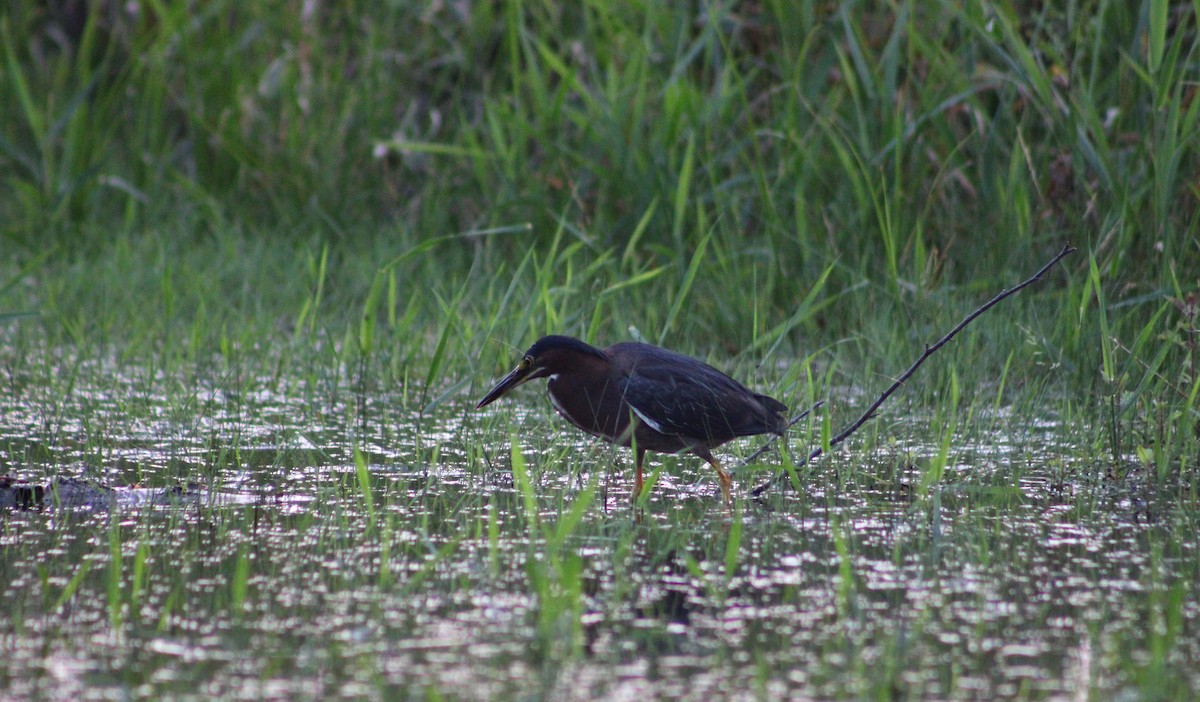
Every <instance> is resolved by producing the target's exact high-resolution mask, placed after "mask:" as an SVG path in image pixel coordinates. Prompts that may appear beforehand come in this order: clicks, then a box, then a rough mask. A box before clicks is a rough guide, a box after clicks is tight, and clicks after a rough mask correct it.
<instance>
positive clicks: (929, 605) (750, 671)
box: [0, 368, 1200, 699]
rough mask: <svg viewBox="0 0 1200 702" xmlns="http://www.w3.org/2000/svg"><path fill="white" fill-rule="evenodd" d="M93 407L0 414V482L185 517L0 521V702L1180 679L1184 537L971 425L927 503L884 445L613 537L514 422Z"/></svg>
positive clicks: (563, 443) (692, 692) (978, 692)
mask: <svg viewBox="0 0 1200 702" xmlns="http://www.w3.org/2000/svg"><path fill="white" fill-rule="evenodd" d="M95 373H96V374H97V377H96V378H94V379H93V380H92V382H94V383H95V386H94V387H89V386H88V383H87V382H85V381H86V380H87V378H86V377H81V378H80V380H79V381H78V384H79V387H80V389H79V390H78V391H77V392H75V393H73V394H71V395H70V396H68V397H64V398H62V400H61V402H60V403H58V404H51V403H49V401H47V400H44V401H43V403H42V404H41V405H31V404H22V403H21V402H20V401H19V398H0V405H2V406H0V421H2V422H3V423H2V424H0V440H2V441H3V442H4V443H5V445H6V446H7V448H8V451H7V452H6V457H5V459H4V460H5V461H6V463H5V465H4V466H3V469H4V471H5V472H9V473H13V474H16V475H19V476H21V477H22V478H25V479H28V480H34V481H44V480H49V479H50V478H51V477H59V476H61V477H70V478H78V479H82V480H87V481H93V482H104V483H106V484H116V485H132V484H134V483H140V484H141V485H143V486H145V488H146V489H154V490H164V489H173V488H177V487H179V486H182V489H184V490H187V491H191V490H193V489H194V491H195V493H194V494H195V495H198V496H203V499H195V500H187V501H182V502H171V503H162V502H142V503H134V502H129V503H128V504H119V505H118V506H117V507H116V508H115V509H109V508H104V509H95V510H88V511H81V512H69V511H66V510H62V509H47V510H37V509H9V510H7V511H6V512H4V515H3V517H0V548H2V549H3V551H2V556H0V606H3V608H4V610H5V611H7V612H9V613H11V614H10V618H9V621H8V623H7V624H5V625H3V626H4V627H5V629H4V630H3V632H2V633H3V640H4V641H5V655H4V656H3V663H0V679H3V680H4V681H5V682H6V683H7V685H8V687H9V691H10V692H11V694H12V695H13V696H14V697H17V698H20V697H41V696H58V694H59V693H61V692H62V691H71V690H75V691H76V692H77V693H78V694H80V695H85V694H86V695H87V696H95V697H116V696H121V695H124V694H127V693H131V692H132V693H134V694H139V695H140V694H149V695H151V696H153V695H156V694H175V695H178V696H189V695H202V696H210V695H217V696H226V697H231V698H238V697H254V698H259V697H293V696H304V697H312V696H321V697H331V698H360V697H387V696H394V695H401V694H402V695H404V696H423V695H425V694H426V693H427V692H428V691H432V690H436V691H438V692H439V693H440V694H443V695H446V696H449V697H464V698H479V697H510V696H514V695H519V694H532V695H536V696H543V697H552V698H556V699H595V698H624V697H632V696H635V695H642V696H649V697H680V698H684V699H688V698H694V699H707V698H710V697H739V696H740V697H763V698H780V697H787V696H797V697H817V698H831V697H847V696H849V697H868V696H869V697H887V696H891V695H895V694H906V695H912V696H922V697H937V698H951V697H970V698H994V697H1011V696H1017V697H1019V696H1037V697H1060V698H1066V697H1068V696H1072V695H1073V694H1075V691H1076V690H1078V689H1079V686H1080V685H1081V684H1083V685H1091V686H1095V687H1096V688H1097V689H1098V690H1100V691H1102V692H1104V693H1117V692H1119V691H1120V687H1121V685H1122V684H1126V683H1123V682H1122V681H1123V680H1128V679H1129V677H1130V676H1131V675H1135V674H1136V673H1137V668H1136V667H1134V668H1131V667H1130V666H1131V665H1133V666H1136V665H1138V663H1137V662H1138V661H1141V662H1143V663H1145V662H1146V661H1150V660H1152V659H1153V656H1154V655H1156V654H1155V651H1156V650H1165V651H1167V653H1166V654H1163V655H1164V656H1166V658H1167V659H1169V660H1172V661H1177V662H1180V661H1185V660H1193V661H1194V660H1197V658H1196V656H1197V655H1198V653H1200V651H1198V648H1200V646H1198V645H1197V637H1198V635H1197V631H1198V627H1197V622H1198V621H1200V611H1198V608H1197V606H1196V605H1195V602H1194V598H1192V597H1191V595H1190V594H1189V593H1190V589H1189V587H1188V585H1187V583H1189V582H1191V580H1192V579H1194V575H1195V573H1196V572H1197V571H1196V568H1197V562H1198V553H1197V551H1198V549H1197V545H1196V534H1195V532H1194V531H1193V530H1190V529H1189V528H1188V526H1187V525H1188V524H1189V523H1190V518H1188V517H1186V516H1180V515H1179V514H1178V512H1177V510H1176V509H1175V508H1173V507H1172V505H1171V503H1170V500H1169V499H1166V498H1163V497H1160V496H1156V495H1155V494H1154V493H1153V491H1149V490H1144V489H1142V488H1141V487H1139V488H1137V497H1136V499H1137V500H1140V501H1141V503H1145V504H1147V505H1149V506H1150V507H1151V508H1152V511H1153V512H1154V514H1155V515H1156V516H1155V519H1153V520H1147V519H1144V518H1139V517H1138V515H1137V512H1138V509H1137V508H1136V507H1135V505H1134V502H1133V498H1131V497H1130V494H1131V493H1132V492H1133V490H1132V489H1129V488H1125V489H1121V488H1120V487H1119V486H1117V487H1114V486H1113V485H1112V484H1104V483H1100V482H1098V481H1095V480H1092V479H1091V478H1089V477H1088V476H1092V475H1095V473H1096V471H1095V469H1094V468H1093V467H1092V466H1089V465H1086V463H1085V462H1084V461H1085V460H1086V459H1079V458H1078V457H1077V456H1078V455H1079V454H1080V453H1085V452H1079V451H1077V450H1076V449H1074V448H1073V447H1071V446H1069V445H1068V444H1067V443H1065V442H1064V441H1063V440H1062V439H1061V437H1060V436H1059V434H1058V433H1057V431H1056V425H1054V424H1053V423H1045V422H1024V421H1022V420H1021V419H1020V418H1013V419H1012V420H1011V423H1006V422H1005V421H1004V418H1003V417H998V418H992V421H993V422H994V423H995V425H996V426H998V427H1000V430H998V431H996V432H991V433H989V434H988V435H987V436H974V435H964V436H963V437H962V440H961V442H959V441H956V443H955V449H954V451H953V453H952V457H951V465H949V466H948V467H947V470H946V473H945V475H944V476H942V479H941V480H938V481H934V482H932V483H929V482H928V481H926V480H925V473H924V471H925V470H926V467H927V466H928V465H929V459H930V457H931V456H934V455H936V453H937V447H936V446H935V445H930V444H923V443H922V442H921V441H920V440H918V439H917V438H914V437H920V436H923V434H922V430H921V429H920V427H921V426H922V423H921V422H920V421H919V420H914V422H915V424H914V426H915V427H917V428H916V429H914V430H913V431H912V432H911V433H909V434H907V435H906V436H907V439H905V440H897V441H896V442H894V443H893V444H892V445H891V448H890V449H887V450H884V451H881V452H880V453H879V454H878V455H876V456H872V455H870V454H866V453H865V452H860V451H856V450H848V451H842V452H840V453H838V454H837V455H836V456H834V457H832V458H830V459H826V460H823V461H820V462H818V463H817V464H816V465H814V466H812V467H810V468H808V469H806V470H805V471H804V473H803V475H802V478H803V481H804V485H805V486H806V489H805V491H804V492H803V493H800V494H792V493H786V492H785V493H781V494H778V495H775V496H772V497H771V498H770V499H768V500H766V501H764V502H761V503H759V502H754V501H747V502H743V503H742V504H741V505H740V509H741V511H740V512H739V513H738V515H735V516H733V517H730V516H728V515H726V514H725V513H724V510H723V509H722V508H721V506H720V503H719V499H718V497H717V495H716V493H715V488H714V484H713V482H712V480H711V476H710V475H709V474H708V468H707V467H706V466H704V465H703V463H702V462H700V461H697V460H692V459H688V458H666V459H664V460H665V461H666V462H667V465H668V467H667V469H666V470H665V471H664V472H663V473H662V475H661V476H660V479H659V482H658V484H657V485H656V487H655V491H654V493H653V495H652V496H651V499H650V501H649V505H648V506H647V508H646V509H645V510H644V511H643V512H642V513H641V514H639V513H638V512H637V511H635V510H633V509H632V508H630V507H629V506H628V490H629V482H630V472H629V465H630V458H629V456H628V452H627V451H624V450H621V449H614V448H613V447H611V446H609V445H607V444H602V443H599V442H593V441H590V440H587V439H586V438H581V437H579V436H578V435H577V433H576V432H574V431H573V430H570V429H569V428H567V427H564V426H561V425H560V424H559V423H556V422H555V421H554V420H553V419H552V418H550V417H548V416H547V414H546V413H543V412H540V411H536V410H529V411H528V413H522V412H520V411H514V412H511V413H502V414H492V415H484V416H482V417H480V416H477V415H474V414H471V413H469V412H468V409H469V405H468V403H469V398H467V399H464V401H463V403H461V404H446V405H444V406H443V407H441V408H440V410H439V413H435V414H430V413H427V412H423V411H415V410H413V411H410V410H407V409H405V408H404V406H403V402H402V401H401V400H399V399H398V398H395V397H392V398H384V399H380V400H371V401H367V402H361V401H360V399H359V398H355V397H354V395H353V392H352V390H351V389H346V390H345V392H344V393H342V394H341V395H337V394H336V393H334V394H333V396H332V397H328V396H326V397H323V398H322V399H321V402H320V403H319V410H314V409H313V405H312V404H310V403H309V401H308V397H309V395H310V394H311V389H309V390H302V389H300V388H298V386H296V385H293V386H291V387H289V388H287V389H285V390H278V389H272V388H273V387H274V386H272V384H271V383H270V382H269V381H266V380H264V381H262V383H261V384H257V385H256V384H254V383H246V385H247V386H248V387H246V388H245V389H244V390H242V391H239V392H233V391H230V390H228V389H227V388H220V387H210V388H206V389H202V390H200V391H198V392H189V393H187V397H190V398H193V399H191V400H189V399H186V398H185V399H182V400H181V399H179V398H178V397H177V396H176V395H175V394H174V393H173V392H168V391H160V392H162V394H161V395H156V394H155V392H156V388H159V387H160V386H169V385H170V383H168V382H167V381H166V380H163V379H158V380H156V381H148V380H147V379H146V378H134V379H129V380H127V381H124V380H121V379H120V378H118V379H117V381H116V382H117V385H116V387H114V386H113V385H112V382H113V380H112V378H113V373H112V372H111V369H107V370H106V369H103V368H96V369H95ZM84 375H85V376H86V374H84ZM101 376H103V378H104V381H103V382H101ZM98 388H103V390H101V389H98ZM135 390H136V392H134V391H135ZM130 396H133V397H136V398H137V401H136V402H135V403H131V402H130V401H129V400H128V399H127V398H128V397H130ZM338 397H343V398H345V399H344V400H339V399H337V398H338ZM195 398H203V401H200V400H198V399H195ZM363 408H366V409H365V411H367V412H368V413H369V414H370V418H371V419H370V421H367V422H363V421H361V418H360V417H359V416H358V414H357V413H358V412H360V411H364V410H363ZM509 422H512V423H514V425H513V426H509V425H508V423H509ZM418 425H419V426H420V427H421V430H420V432H419V433H418V432H417V431H416V430H414V429H413V427H415V426H418ZM1005 430H1006V431H1009V432H1012V433H1011V434H1006V433H1003V431H1005ZM513 431H516V432H518V433H519V435H520V437H521V439H520V442H519V443H518V447H517V448H518V450H520V451H522V455H523V456H524V458H525V461H526V464H527V466H528V468H529V471H530V479H531V483H532V485H533V487H534V494H533V495H532V497H533V499H532V502H527V501H526V496H525V495H524V494H523V493H522V492H521V490H520V486H519V484H518V483H517V482H515V481H514V480H513V478H512V474H511V472H510V453H511V450H512V445H511V442H510V439H509V437H510V436H511V433H512V432H513ZM1031 447H1041V448H1039V449H1038V450H1045V451H1046V452H1047V453H1045V454H1039V453H1038V451H1037V450H1034V449H1033V448H1031ZM1046 447H1051V448H1046ZM356 448H357V449H358V450H359V451H360V453H361V455H364V456H365V457H366V461H367V464H366V474H367V475H368V482H367V483H366V484H363V483H362V482H361V480H360V475H361V471H360V469H359V466H358V465H357V464H356V462H355V449H356ZM1047 458H1049V459H1050V460H1047ZM872 460H874V461H876V462H875V463H871V461H872ZM1073 461H1080V465H1078V466H1071V465H1066V466H1064V464H1070V463H1071V462H1073ZM655 465H658V464H657V463H656V464H655ZM760 477H761V476H746V477H744V480H745V484H753V483H756V482H757V480H758V479H759V478H760ZM193 484H194V486H193ZM589 486H594V489H595V494H594V497H593V498H592V499H591V501H590V502H588V501H586V497H585V495H587V494H589V493H588V490H589V489H592V488H591V487H589ZM187 494H192V493H191V492H188V493H187ZM571 514H576V515H577V517H578V520H577V521H575V522H574V523H573V526H571V525H568V524H567V522H568V521H569V519H568V515H571ZM531 519H532V521H531ZM564 525H566V526H564ZM731 540H734V541H735V545H736V548H732V549H731V548H730V547H729V544H730V541H731ZM1181 583H1182V584H1183V585H1182V586H1181V585H1180V584H1181ZM1181 587H1182V588H1183V589H1182V590H1181V589H1180V588H1181ZM1181 593H1182V594H1181ZM1156 647H1158V648H1156ZM1130 660H1132V661H1134V663H1133V664H1130V663H1128V662H1127V661H1130ZM1175 671H1176V674H1177V675H1180V676H1184V681H1185V683H1186V684H1188V685H1192V686H1195V685H1197V684H1200V679H1198V677H1197V676H1198V673H1197V672H1196V668H1195V666H1186V665H1178V666H1176V668H1175Z"/></svg>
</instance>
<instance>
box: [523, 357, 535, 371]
mask: <svg viewBox="0 0 1200 702" xmlns="http://www.w3.org/2000/svg"><path fill="white" fill-rule="evenodd" d="M532 365H533V357H532V356H526V357H525V358H522V359H521V370H528V369H529V367H530V366H532Z"/></svg>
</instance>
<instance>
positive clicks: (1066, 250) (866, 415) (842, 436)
mask: <svg viewBox="0 0 1200 702" xmlns="http://www.w3.org/2000/svg"><path fill="white" fill-rule="evenodd" d="M1075 250H1076V249H1075V247H1074V246H1071V245H1070V244H1068V245H1066V246H1064V247H1063V248H1062V251H1059V252H1058V254H1057V255H1056V256H1055V257H1054V258H1052V259H1050V262H1049V263H1047V264H1046V265H1044V266H1042V267H1041V268H1040V269H1039V270H1038V272H1037V273H1034V274H1033V275H1032V276H1030V277H1029V279H1028V280H1026V281H1024V282H1023V283H1020V284H1019V285H1016V286H1013V287H1011V288H1008V289H1007V290H1001V291H1000V293H999V294H998V295H996V296H995V297H993V298H992V299H990V300H988V301H987V302H985V303H984V304H983V306H982V307H980V308H979V309H977V310H975V311H974V312H972V313H971V314H969V315H967V316H966V317H964V318H963V320H962V321H961V322H959V323H958V326H956V327H954V328H953V329H951V330H950V333H948V334H946V335H945V336H943V337H942V338H941V339H938V340H937V342H936V343H934V344H933V345H932V346H929V345H926V346H925V352H924V353H922V354H921V357H920V358H918V359H917V360H916V361H914V362H913V364H912V365H911V366H909V367H908V370H906V371H904V373H903V374H902V375H901V376H900V377H899V378H897V379H896V382H894V383H892V384H891V385H890V386H889V387H888V389H887V390H884V391H883V394H882V395H880V396H879V398H878V399H876V400H875V402H873V403H871V406H870V407H868V408H867V411H866V412H863V414H862V416H861V417H859V418H858V419H856V420H854V423H852V424H851V425H850V426H848V427H846V428H845V429H843V430H842V431H841V432H839V433H838V435H837V436H835V437H833V438H832V439H830V440H829V448H830V449H831V450H832V449H833V447H835V446H837V445H838V444H840V443H842V442H843V441H845V440H846V439H847V438H848V437H849V436H850V435H851V434H853V433H854V432H856V431H858V429H859V428H860V427H861V426H862V425H863V424H866V423H867V420H868V419H870V418H871V417H873V416H874V415H875V412H876V410H878V409H879V406H880V405H882V404H883V403H884V402H886V401H887V399H888V398H889V397H891V396H892V393H894V392H896V391H897V390H899V389H900V386H901V385H903V384H904V381H906V380H908V379H909V378H911V377H912V375H913V373H915V372H917V369H918V368H920V367H921V364H922V363H924V362H925V359H927V358H929V357H930V356H932V355H933V354H934V352H935V351H937V350H938V349H940V348H942V347H943V346H945V345H946V344H947V343H948V342H949V341H950V340H951V339H953V338H954V336H955V335H956V334H958V333H959V332H960V331H962V330H963V328H965V327H966V326H967V325H968V324H970V323H971V322H973V321H975V318H976V317H978V316H979V315H981V314H983V313H984V312H987V311H988V310H990V309H991V308H992V307H993V306H995V305H996V303H998V302H1000V301H1001V300H1003V299H1004V298H1006V297H1008V296H1009V295H1012V294H1014V293H1017V292H1020V291H1021V290H1022V289H1023V288H1026V287H1028V286H1030V285H1033V284H1034V283H1036V282H1037V281H1039V280H1041V278H1042V276H1043V275H1045V274H1046V271H1048V270H1050V269H1051V268H1053V267H1054V266H1055V264H1057V263H1058V262H1059V261H1061V260H1062V259H1063V258H1064V257H1066V256H1067V254H1070V253H1072V252H1074V251H1075ZM814 407H815V406H814ZM806 414H807V413H806ZM801 416H803V415H801ZM788 426H791V425H790V424H789V425H788ZM768 445H769V444H768ZM764 450H766V446H764V447H763V448H762V449H760V450H759V451H758V452H757V453H754V454H752V456H751V458H754V457H757V456H759V455H760V454H761V453H762V451H764ZM824 452H825V451H824V449H823V448H821V447H817V448H816V449H814V450H813V452H812V453H810V454H808V457H807V458H805V459H804V460H803V461H800V462H799V463H797V464H796V468H800V467H802V466H804V465H806V464H807V463H808V462H809V461H813V460H815V459H816V458H817V457H818V456H820V455H821V454H823V453H824ZM787 475H788V474H787V473H786V472H781V473H778V474H777V475H775V476H774V477H773V478H771V479H770V480H768V481H766V482H765V483H763V484H762V485H759V486H758V487H756V488H754V489H753V490H751V491H750V494H751V495H753V496H754V497H758V496H760V495H762V494H763V493H764V492H766V491H767V490H770V489H771V488H772V487H774V486H775V485H776V484H778V483H781V482H783V481H784V479H785V478H786V477H787Z"/></svg>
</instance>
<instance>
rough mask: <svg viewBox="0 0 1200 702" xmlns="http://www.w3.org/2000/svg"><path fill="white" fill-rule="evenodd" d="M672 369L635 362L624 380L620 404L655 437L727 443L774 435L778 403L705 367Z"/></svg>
mask: <svg viewBox="0 0 1200 702" xmlns="http://www.w3.org/2000/svg"><path fill="white" fill-rule="evenodd" d="M688 360H689V361H691V363H689V364H687V365H686V366H683V367H673V366H672V365H671V364H670V363H641V364H639V365H638V366H637V367H636V368H634V369H633V370H632V372H630V373H629V375H628V376H627V377H626V379H625V381H624V387H623V390H624V393H625V400H626V401H627V402H628V403H629V405H630V406H631V407H632V408H633V410H634V412H635V413H636V414H637V415H638V417H639V418H641V420H642V421H644V422H645V423H646V424H648V425H650V427H651V428H652V429H654V430H655V431H657V432H659V433H660V434H668V435H674V436H683V437H687V438H691V439H701V440H707V441H714V440H715V441H722V442H723V441H728V440H729V439H732V438H734V437H735V436H749V435H753V434H762V433H765V432H768V431H779V428H778V427H779V422H778V420H777V418H776V416H775V415H777V414H778V412H779V410H778V409H777V406H779V407H781V406H782V405H781V404H780V403H778V402H776V401H775V400H770V403H766V402H764V400H769V399H770V398H764V396H762V395H758V394H756V393H753V392H751V391H750V390H748V389H746V388H745V387H743V386H742V385H741V384H740V383H738V382H737V381H736V380H734V379H732V378H730V377H729V376H727V375H725V374H724V373H722V372H720V371H718V370H717V369H715V368H712V367H711V366H708V365H707V364H704V363H701V362H699V361H695V360H693V359H688Z"/></svg>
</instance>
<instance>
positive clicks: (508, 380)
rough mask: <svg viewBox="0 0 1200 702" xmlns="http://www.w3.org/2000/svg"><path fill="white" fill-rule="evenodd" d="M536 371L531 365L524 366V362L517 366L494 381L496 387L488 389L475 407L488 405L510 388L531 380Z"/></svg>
mask: <svg viewBox="0 0 1200 702" xmlns="http://www.w3.org/2000/svg"><path fill="white" fill-rule="evenodd" d="M536 371H537V369H536V368H534V367H533V366H526V365H525V364H521V365H519V366H517V367H516V368H514V369H513V371H512V372H511V373H509V374H508V375H506V376H504V379H503V380H501V381H500V382H498V383H496V387H494V388H492V389H491V390H490V391H488V394H486V395H484V396H483V399H482V400H480V401H479V404H477V405H475V409H479V408H480V407H483V406H485V405H490V404H491V403H493V402H495V401H496V400H498V399H500V398H501V397H503V396H504V395H505V394H506V393H508V391H509V390H512V389H513V388H515V387H517V386H518V385H521V384H523V383H524V382H525V381H527V380H531V379H532V378H533V375H534V373H535V372H536Z"/></svg>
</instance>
